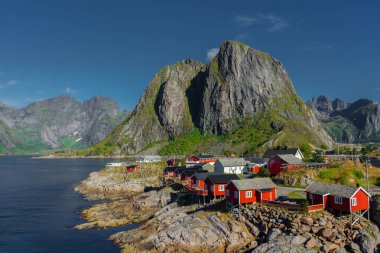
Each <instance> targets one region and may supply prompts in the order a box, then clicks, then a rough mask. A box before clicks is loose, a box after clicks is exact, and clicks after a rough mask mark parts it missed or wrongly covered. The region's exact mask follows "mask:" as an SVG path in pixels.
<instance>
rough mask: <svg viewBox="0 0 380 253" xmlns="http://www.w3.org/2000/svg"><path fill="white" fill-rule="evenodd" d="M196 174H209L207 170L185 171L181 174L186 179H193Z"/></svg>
mask: <svg viewBox="0 0 380 253" xmlns="http://www.w3.org/2000/svg"><path fill="white" fill-rule="evenodd" d="M195 173H207V170H184V171H182V173H181V174H183V175H185V177H191V176H192V175H194V174H195Z"/></svg>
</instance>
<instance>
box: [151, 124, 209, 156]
mask: <svg viewBox="0 0 380 253" xmlns="http://www.w3.org/2000/svg"><path fill="white" fill-rule="evenodd" d="M215 141H216V140H215V136H204V135H202V134H201V132H200V131H199V129H196V128H195V129H193V130H191V131H190V132H188V133H186V134H183V135H180V136H179V137H177V138H176V139H175V140H172V141H169V142H168V143H167V144H166V145H165V146H164V147H163V148H161V150H160V151H159V154H160V155H172V154H177V155H188V154H192V153H203V152H206V151H207V150H208V148H209V146H208V145H209V144H210V143H213V142H215Z"/></svg>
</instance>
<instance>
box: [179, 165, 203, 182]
mask: <svg viewBox="0 0 380 253" xmlns="http://www.w3.org/2000/svg"><path fill="white" fill-rule="evenodd" d="M184 171H201V169H196V168H186V167H180V168H177V169H176V170H174V178H176V179H179V180H184V179H182V177H181V175H182V172H184Z"/></svg>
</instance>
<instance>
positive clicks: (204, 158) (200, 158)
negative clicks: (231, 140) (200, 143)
mask: <svg viewBox="0 0 380 253" xmlns="http://www.w3.org/2000/svg"><path fill="white" fill-rule="evenodd" d="M215 161H216V158H215V157H214V156H213V155H210V154H200V155H193V156H190V157H188V158H187V159H186V167H191V166H194V165H196V164H198V163H205V164H207V163H209V164H214V163H215Z"/></svg>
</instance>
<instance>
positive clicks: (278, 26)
mask: <svg viewBox="0 0 380 253" xmlns="http://www.w3.org/2000/svg"><path fill="white" fill-rule="evenodd" d="M260 18H261V19H263V20H266V21H267V22H269V23H270V24H271V25H270V27H269V28H268V31H269V32H275V31H278V30H282V29H284V28H287V27H289V26H290V25H289V23H288V21H286V20H285V19H283V18H280V17H276V16H274V15H273V14H269V15H263V14H261V15H260Z"/></svg>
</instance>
